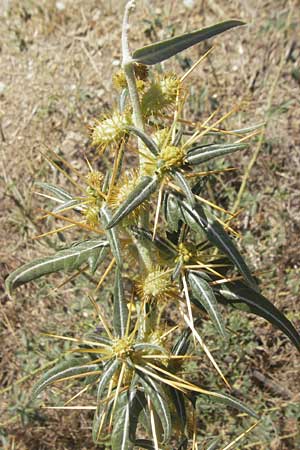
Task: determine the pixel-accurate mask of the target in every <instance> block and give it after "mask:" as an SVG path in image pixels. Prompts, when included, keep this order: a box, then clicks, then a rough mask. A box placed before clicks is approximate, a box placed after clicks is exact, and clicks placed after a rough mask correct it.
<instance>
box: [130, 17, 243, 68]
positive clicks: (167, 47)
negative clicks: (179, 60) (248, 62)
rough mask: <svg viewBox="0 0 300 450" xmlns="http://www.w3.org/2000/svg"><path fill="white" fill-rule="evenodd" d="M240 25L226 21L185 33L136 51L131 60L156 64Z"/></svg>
mask: <svg viewBox="0 0 300 450" xmlns="http://www.w3.org/2000/svg"><path fill="white" fill-rule="evenodd" d="M240 25H244V22H241V21H240V20H227V21H225V22H220V23H218V24H216V25H213V26H210V27H207V28H202V29H200V30H196V31H192V32H191V33H185V34H182V35H180V36H176V37H174V38H171V39H166V40H164V41H160V42H156V43H154V44H151V45H147V46H146V47H142V48H140V49H138V50H136V51H135V52H134V53H133V60H134V61H135V62H138V63H141V64H146V65H152V64H157V63H159V62H162V61H164V60H166V59H168V58H170V57H171V56H174V55H176V54H177V53H179V52H182V51H183V50H185V49H187V48H189V47H191V46H193V45H195V44H198V43H199V42H201V41H204V40H206V39H209V38H211V37H213V36H216V35H217V34H220V33H223V32H224V31H226V30H229V29H230V28H233V27H237V26H240Z"/></svg>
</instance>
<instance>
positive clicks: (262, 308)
mask: <svg viewBox="0 0 300 450" xmlns="http://www.w3.org/2000/svg"><path fill="white" fill-rule="evenodd" d="M217 292H218V293H219V294H221V296H222V297H223V299H224V300H225V302H226V303H227V304H228V303H229V304H230V305H232V306H233V307H235V308H237V309H243V306H244V305H247V307H248V309H249V312H251V313H253V314H256V315H257V316H260V317H262V318H264V319H265V320H267V321H268V322H270V323H271V324H272V325H274V326H275V327H277V328H279V329H280V330H281V331H282V332H283V333H284V334H285V335H286V336H287V337H288V338H289V339H290V341H291V342H292V343H293V344H294V345H295V347H296V348H297V349H298V350H299V351H300V334H299V333H298V331H297V330H296V329H295V327H294V326H293V324H292V323H291V322H290V321H289V320H288V319H287V318H286V317H285V315H284V314H282V312H280V311H279V309H277V308H276V306H274V305H273V304H272V303H271V302H270V301H269V300H268V299H266V298H265V297H264V296H263V295H261V294H260V293H258V292H256V291H254V290H253V289H251V288H249V287H247V286H245V285H243V284H242V283H230V284H229V285H227V286H225V287H221V288H219V289H218V291H217Z"/></svg>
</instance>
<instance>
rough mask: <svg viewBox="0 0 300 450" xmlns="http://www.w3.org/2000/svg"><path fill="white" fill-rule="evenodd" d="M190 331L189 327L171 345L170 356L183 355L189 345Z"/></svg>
mask: <svg viewBox="0 0 300 450" xmlns="http://www.w3.org/2000/svg"><path fill="white" fill-rule="evenodd" d="M191 333H192V330H191V328H190V327H187V328H185V330H184V331H183V332H182V333H181V335H180V336H179V337H178V339H177V341H176V342H175V344H174V345H173V348H172V355H176V356H179V355H185V354H186V352H187V351H188V348H189V345H190V337H191Z"/></svg>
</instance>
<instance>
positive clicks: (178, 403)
mask: <svg viewBox="0 0 300 450" xmlns="http://www.w3.org/2000/svg"><path fill="white" fill-rule="evenodd" d="M169 390H170V394H171V397H172V402H173V405H174V406H175V409H176V413H177V415H176V421H177V422H178V423H179V424H180V428H181V431H182V432H184V429H185V427H186V408H185V402H184V395H183V394H182V392H180V391H178V390H177V389H174V388H173V387H171V386H170V388H169Z"/></svg>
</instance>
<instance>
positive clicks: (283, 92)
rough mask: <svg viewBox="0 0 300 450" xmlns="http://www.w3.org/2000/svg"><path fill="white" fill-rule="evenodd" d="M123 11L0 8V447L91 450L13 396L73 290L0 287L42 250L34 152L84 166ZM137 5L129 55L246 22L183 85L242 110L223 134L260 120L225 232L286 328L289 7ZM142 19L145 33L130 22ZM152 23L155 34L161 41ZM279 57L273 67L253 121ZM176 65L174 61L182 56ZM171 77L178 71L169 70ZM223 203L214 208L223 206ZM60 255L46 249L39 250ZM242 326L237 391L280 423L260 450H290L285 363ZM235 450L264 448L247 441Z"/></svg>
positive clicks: (291, 160)
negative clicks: (235, 223) (245, 341)
mask: <svg viewBox="0 0 300 450" xmlns="http://www.w3.org/2000/svg"><path fill="white" fill-rule="evenodd" d="M123 3H124V2H121V1H117V0H115V1H113V0H111V1H108V0H106V1H104V0H97V1H96V0H88V1H86V2H81V1H80V0H72V1H71V0H64V1H62V2H55V1H52V0H41V1H37V0H11V1H9V0H2V1H0V35H1V36H2V42H1V44H0V74H1V78H0V82H1V83H2V84H0V127H1V128H0V143H1V158H0V160H1V165H2V168H1V193H0V196H1V197H0V198H1V211H0V220H1V223H0V229H1V236H0V244H1V247H0V260H1V263H0V267H1V273H2V275H3V279H2V280H0V283H2V284H0V292H1V309H0V318H1V323H0V330H1V352H2V356H1V362H0V370H1V384H2V386H3V388H6V387H10V386H13V387H12V388H11V389H10V390H9V391H8V392H6V393H5V395H4V397H3V398H4V400H3V401H1V405H2V406H1V409H2V411H1V412H2V414H1V424H0V428H2V430H3V431H2V432H1V430H0V438H1V437H2V441H3V448H5V449H20V450H24V449H28V450H34V449H39V450H42V449H45V450H46V449H56V450H60V449H61V450H62V449H71V448H72V449H76V448H78V449H79V448H80V449H84V448H89V449H91V448H94V446H93V444H92V442H91V437H90V416H91V414H89V413H84V412H83V413H76V412H72V413H57V412H54V411H50V412H49V411H48V410H47V411H46V410H40V411H37V410H36V409H35V408H33V407H32V406H30V407H29V406H26V405H27V402H28V399H29V396H30V386H31V385H32V382H33V381H32V379H31V378H29V379H28V380H27V381H26V382H24V383H21V384H19V385H13V383H15V382H16V380H18V379H20V378H21V377H23V376H24V375H26V374H28V373H29V372H30V371H32V370H35V369H37V368H38V367H39V366H40V365H41V364H44V363H46V362H47V361H49V355H51V356H52V357H53V358H55V357H57V351H58V350H57V348H56V350H55V349H54V350H53V347H52V344H53V343H52V342H49V340H46V339H44V338H41V337H40V331H41V330H42V329H44V328H48V329H49V327H53V328H54V327H56V329H57V330H59V327H60V326H61V327H64V328H65V329H67V330H69V329H72V327H75V328H76V326H78V323H79V324H80V323H81V322H80V321H81V320H84V319H85V314H86V313H85V311H82V305H83V304H84V303H83V300H81V298H82V296H83V294H82V291H80V290H79V288H78V287H76V286H75V285H73V284H71V286H68V287H66V288H65V289H64V291H60V292H58V293H57V292H54V291H53V289H52V288H51V285H49V284H47V283H46V282H45V281H43V282H40V283H39V289H38V288H37V287H35V286H26V287H24V288H22V289H21V290H19V291H18V293H17V295H16V297H15V299H13V300H10V299H8V297H7V296H6V294H5V292H4V286H3V280H4V279H5V277H6V275H7V274H8V273H10V272H11V271H12V270H13V269H15V268H16V267H18V266H19V265H20V264H22V263H24V262H26V261H28V260H30V258H32V257H34V256H37V255H39V256H40V255H41V254H46V253H47V252H48V248H49V247H48V245H47V243H46V242H45V241H40V242H38V243H37V242H35V241H33V240H32V238H33V236H34V235H36V234H39V233H40V232H43V231H45V230H46V229H47V226H46V225H45V224H42V223H41V222H39V221H38V220H37V216H38V213H37V208H38V207H39V206H41V205H43V201H41V199H39V198H37V197H36V196H35V195H34V193H33V191H34V186H33V185H34V181H35V180H47V181H48V182H54V183H56V182H59V183H60V184H61V185H64V184H66V181H65V180H64V179H63V177H62V176H61V175H58V174H57V173H56V172H55V171H53V170H52V169H51V168H49V165H48V164H47V163H46V161H45V159H44V158H43V157H42V155H41V153H40V152H44V151H45V150H46V147H49V148H52V149H55V150H58V149H59V151H60V154H61V155H62V156H63V157H65V158H66V159H67V160H68V161H70V162H71V163H72V164H73V165H74V166H75V167H77V168H80V167H84V165H85V163H84V161H83V156H84V155H85V154H87V155H90V147H89V132H88V125H89V124H90V123H91V122H92V119H93V118H94V117H97V116H99V115H100V114H101V113H103V112H105V111H106V110H107V109H108V107H109V104H110V103H111V102H112V101H115V98H114V94H113V93H112V92H111V72H112V71H113V70H115V67H117V66H118V64H119V61H120V45H119V40H120V18H121V14H122V8H121V4H123ZM138 3H139V2H138ZM140 3H141V4H142V7H141V10H140V11H139V13H138V14H137V16H136V24H135V25H134V33H133V36H132V37H133V39H132V41H133V43H132V45H133V46H138V45H141V42H143V43H147V42H149V36H150V37H152V38H154V39H156V38H162V37H163V36H166V35H168V33H170V32H171V31H172V27H171V25H174V26H175V29H176V33H179V32H182V31H185V30H186V29H191V28H195V27H197V28H198V27H199V26H203V25H207V24H210V23H213V22H215V21H217V20H221V19H225V18H228V17H240V18H242V19H244V20H245V21H246V22H248V23H249V26H248V27H245V28H244V29H242V30H240V32H239V33H236V32H234V31H233V32H231V33H228V34H227V35H226V36H225V37H224V39H217V40H216V42H217V46H216V49H215V51H214V53H213V55H212V56H211V57H210V59H209V61H208V63H207V64H205V65H202V66H201V67H200V68H199V69H198V70H197V72H195V73H194V74H193V75H192V77H191V84H193V85H194V87H193V88H191V94H192V100H191V102H190V109H191V111H192V112H193V113H194V114H195V115H196V116H198V117H204V116H205V114H207V113H209V112H211V110H212V108H215V107H216V106H221V107H222V111H223V112H225V111H226V110H228V109H230V108H231V107H232V105H233V104H235V103H238V102H241V101H242V100H243V101H245V106H244V108H243V109H242V111H241V112H239V113H238V114H237V115H236V116H235V118H234V120H233V122H232V123H234V126H235V127H239V126H240V125H245V124H247V123H250V124H253V123H259V122H261V121H263V120H265V118H266V114H268V117H269V122H268V127H267V130H266V135H265V138H264V140H263V145H262V147H261V151H260V154H259V157H258V159H257V161H256V164H255V165H254V167H253V170H252V172H251V177H250V181H249V183H248V185H247V190H246V192H245V195H244V200H243V201H242V205H244V206H245V207H246V211H245V212H244V213H243V214H242V216H240V220H239V229H240V231H241V232H242V233H244V234H246V236H245V241H246V242H247V243H248V251H250V259H251V261H252V264H253V265H254V266H255V267H256V268H264V269H270V271H269V272H268V273H267V274H266V275H264V277H263V283H264V287H265V291H266V292H268V293H269V297H270V298H271V300H272V301H273V302H274V303H275V304H276V305H277V306H278V307H280V308H281V309H283V310H285V311H287V312H288V313H289V317H290V318H291V319H292V320H293V321H294V323H295V324H296V325H298V328H299V324H300V316H299V311H300V305H299V299H298V297H297V295H298V285H299V264H300V262H299V250H300V239H299V235H300V233H299V229H300V213H299V212H300V200H299V190H300V181H299V180H300V158H299V155H300V153H299V152H300V150H299V148H300V138H299V123H300V108H299V104H300V89H299V83H300V81H299V80H300V75H299V71H300V68H299V64H300V63H299V59H300V47H299V42H298V41H299V39H297V38H296V36H297V33H298V36H299V27H300V26H299V24H300V20H299V19H300V17H299V2H296V3H298V5H296V6H295V8H294V13H293V15H292V18H291V26H290V27H289V28H288V29H285V24H286V20H287V16H288V13H289V11H290V5H289V4H288V3H287V2H286V1H281V0H276V1H275V0H273V1H272V2H269V1H267V0H249V1H248V2H244V1H242V0H240V1H239V0H233V1H232V2H230V7H229V8H228V3H229V2H226V1H224V0H202V1H195V4H196V5H198V6H196V7H195V9H194V10H193V11H190V10H188V9H186V8H185V7H184V6H183V2H181V1H179V0H177V1H173V2H169V1H157V0H155V1H151V2H150V1H149V2H146V1H144V2H140ZM60 5H63V6H64V9H62V8H60ZM147 5H148V6H147ZM1 6H2V8H1ZM146 16H147V17H148V18H149V20H150V21H151V22H150V23H146V22H145V21H143V20H142V19H143V18H144V17H146ZM160 22H161V24H162V26H163V27H166V26H167V29H166V31H165V32H164V31H163V29H162V28H160ZM202 52H203V47H202V46H199V48H197V49H194V50H192V51H189V52H188V53H187V54H186V55H185V56H186V57H189V58H192V60H193V61H194V60H195V59H196V58H197V56H199V55H200V54H201V53H202ZM282 57H283V58H284V65H283V68H282V72H281V73H280V77H279V79H278V82H277V83H276V85H275V88H274V89H275V91H274V92H275V93H274V97H273V100H272V102H271V105H270V106H271V108H270V109H269V110H267V109H268V108H267V105H268V98H269V93H270V88H271V86H272V84H273V82H274V79H275V77H276V75H277V70H278V65H279V64H280V61H281V58H282ZM179 62H180V63H181V65H183V64H184V63H186V61H185V60H184V59H183V58H181V60H180V61H179ZM172 66H173V67H175V68H176V70H181V69H180V66H179V63H178V60H177V61H173V62H172ZM228 125H229V124H228ZM254 148H255V143H254V144H253V150H254ZM250 157H251V155H250V154H248V155H244V156H243V157H241V156H240V157H235V159H233V162H234V163H235V164H236V165H237V166H238V167H239V168H240V172H239V174H238V175H236V176H235V177H234V179H232V178H231V177H232V175H230V176H229V175H228V176H227V177H223V179H222V180H223V183H224V184H225V185H226V188H227V191H228V195H229V200H231V203H233V202H234V199H235V197H236V192H237V191H238V189H239V187H240V184H241V179H242V174H243V170H244V169H245V168H246V167H247V165H248V163H249V160H250ZM229 200H228V196H227V197H226V198H222V195H221V196H220V201H224V204H227V203H228V201H229ZM61 243H62V242H61V241H59V240H52V241H51V245H57V244H61ZM52 280H54V282H55V281H56V282H57V279H56V280H55V279H54V278H53V279H52ZM79 292H81V294H80V299H79ZM76 294H77V296H76ZM297 302H298V303H297ZM88 313H89V312H88ZM74 314H76V318H74ZM250 323H251V324H253V327H254V331H253V334H254V338H255V342H256V343H257V348H256V349H255V351H254V352H253V356H252V358H251V359H250V360H249V361H248V364H249V365H248V367H247V374H248V375H249V377H250V379H251V380H252V382H253V386H252V388H251V389H252V391H251V392H253V393H254V392H256V388H255V386H256V385H259V387H260V389H261V390H262V391H263V394H264V395H265V396H266V399H267V400H268V401H269V405H270V407H273V408H279V411H280V412H281V411H282V414H279V415H278V416H277V421H276V423H274V424H273V425H272V427H273V428H272V427H271V429H272V430H275V431H274V432H273V433H272V436H270V446H269V447H268V448H271V449H272V450H287V449H291V450H292V449H295V448H298V447H300V436H299V434H298V435H297V420H296V418H295V417H293V415H292V416H291V417H290V418H288V417H286V415H285V414H284V413H283V411H284V405H286V404H289V403H290V402H299V390H300V382H299V379H300V377H299V357H298V356H297V355H296V351H294V349H292V348H291V345H290V344H289V343H286V341H285V340H284V339H283V338H282V336H281V335H280V333H278V332H276V331H274V330H273V329H272V328H271V327H270V326H268V325H266V324H265V323H262V322H261V321H259V320H257V321H253V322H252V321H251V322H250ZM76 324H77V325H76ZM236 384H237V385H238V380H236ZM251 395H252V394H251ZM254 395H255V394H254ZM282 405H283V406H282ZM231 424H232V423H231ZM227 431H229V430H227ZM233 431H234V430H233ZM290 435H291V437H289V436H290ZM286 436H288V437H286ZM264 438H265V437H264ZM262 441H263V439H262ZM250 442H251V441H250ZM253 442H254V441H253ZM263 442H264V441H263ZM241 448H246V447H241ZM247 448H254V449H266V447H265V444H261V442H260V440H259V441H258V443H257V444H255V442H254V445H253V446H251V447H247Z"/></svg>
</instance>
